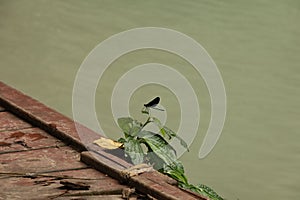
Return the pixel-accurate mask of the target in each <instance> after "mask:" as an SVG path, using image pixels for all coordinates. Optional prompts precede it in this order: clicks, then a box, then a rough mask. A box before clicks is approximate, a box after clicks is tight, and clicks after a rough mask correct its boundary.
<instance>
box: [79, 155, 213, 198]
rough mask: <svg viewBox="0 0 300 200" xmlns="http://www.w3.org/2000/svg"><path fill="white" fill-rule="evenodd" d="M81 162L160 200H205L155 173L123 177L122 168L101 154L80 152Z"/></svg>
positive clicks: (166, 177)
mask: <svg viewBox="0 0 300 200" xmlns="http://www.w3.org/2000/svg"><path fill="white" fill-rule="evenodd" d="M81 160H82V161H83V162H85V163H86V164H87V165H90V166H93V167H94V168H95V169H97V170H100V171H105V172H106V173H107V174H108V175H109V176H112V177H114V178H116V179H118V180H120V181H121V182H124V183H126V184H128V185H129V186H131V187H135V188H136V189H137V190H138V191H141V192H142V193H145V194H150V195H151V196H153V197H155V198H157V199H161V200H164V199H165V200H181V199H184V200H196V199H202V200H207V199H206V198H204V197H201V196H198V195H197V196H194V195H190V194H188V193H186V192H185V191H183V190H181V189H179V188H178V187H177V186H174V185H172V184H173V183H174V180H173V179H171V178H169V177H168V176H165V175H163V174H161V173H159V172H157V171H154V172H146V173H143V174H141V175H137V176H133V177H124V174H123V172H122V170H124V167H123V166H121V165H119V164H118V163H116V162H114V161H111V160H110V159H108V158H106V157H105V156H103V155H101V154H97V153H94V152H82V153H81Z"/></svg>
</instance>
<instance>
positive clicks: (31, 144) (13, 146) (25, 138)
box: [0, 128, 64, 154]
mask: <svg viewBox="0 0 300 200" xmlns="http://www.w3.org/2000/svg"><path fill="white" fill-rule="evenodd" d="M62 146H64V143H63V142H61V141H60V140H57V139H56V138H54V137H53V136H51V135H49V134H48V133H46V132H45V131H43V130H41V129H39V128H28V129H20V130H16V131H3V132H1V134H0V154H3V153H12V152H17V151H28V150H34V149H40V148H49V147H62Z"/></svg>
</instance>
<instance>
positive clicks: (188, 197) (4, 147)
mask: <svg viewBox="0 0 300 200" xmlns="http://www.w3.org/2000/svg"><path fill="white" fill-rule="evenodd" d="M81 128H82V130H84V131H85V132H86V134H87V137H85V138H84V140H85V141H82V140H81V139H80V138H79V136H78V135H77V132H76V129H75V124H74V122H73V121H72V120H71V119H69V118H67V117H65V116H63V115H61V114H60V113H58V112H56V111H54V110H52V109H50V108H48V107H47V106H45V105H43V104H42V103H40V102H38V101H36V100H34V99H32V98H30V97H28V96H26V95H24V94H22V93H21V92H19V91H17V90H15V89H13V88H11V87H9V86H7V85H5V84H4V83H2V82H0V200H2V199H87V200H89V199H159V200H160V199H166V200H169V199H170V200H173V199H174V200H175V199H178V200H180V199H184V200H194V199H206V198H203V197H201V196H199V195H196V194H193V193H190V192H187V191H183V190H181V189H179V188H177V187H176V185H175V183H176V182H175V181H174V180H173V179H171V178H169V177H167V176H165V175H162V174H160V173H158V172H156V171H155V172H147V173H143V174H140V175H138V176H133V177H125V176H124V175H123V174H122V170H124V169H127V168H129V167H131V166H132V165H131V164H130V163H127V162H126V161H124V160H122V159H120V158H119V157H117V156H114V155H112V154H110V153H108V152H106V151H105V150H104V149H101V148H100V147H98V146H96V145H93V143H92V142H93V141H94V140H95V139H98V138H99V135H98V134H96V133H94V132H93V131H91V130H89V129H87V128H86V127H84V126H81ZM87 144H88V145H87ZM87 149H88V150H89V151H88V150H87ZM133 188H134V189H135V191H136V192H133ZM128 194H130V195H128Z"/></svg>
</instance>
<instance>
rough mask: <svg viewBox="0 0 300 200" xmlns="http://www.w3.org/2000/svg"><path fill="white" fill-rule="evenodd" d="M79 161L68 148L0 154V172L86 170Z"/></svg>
mask: <svg viewBox="0 0 300 200" xmlns="http://www.w3.org/2000/svg"><path fill="white" fill-rule="evenodd" d="M79 159H80V156H79V154H78V152H76V151H75V150H73V149H71V148H70V147H60V148H47V149H39V150H33V151H23V152H16V153H9V154H0V163H1V165H0V172H1V173H6V174H7V173H23V174H24V173H41V172H47V171H59V170H67V169H74V168H87V166H86V165H85V164H83V163H82V162H80V160H79Z"/></svg>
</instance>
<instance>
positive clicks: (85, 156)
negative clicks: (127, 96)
mask: <svg viewBox="0 0 300 200" xmlns="http://www.w3.org/2000/svg"><path fill="white" fill-rule="evenodd" d="M16 99H25V100H28V101H29V102H30V105H25V104H24V103H23V101H20V100H16ZM0 105H1V106H2V107H3V108H4V109H6V110H7V111H9V112H12V113H13V114H15V115H17V116H18V117H20V118H22V119H23V120H25V121H27V122H29V123H31V124H32V125H34V126H37V127H39V128H41V129H42V130H44V131H46V132H48V133H49V134H51V135H53V136H55V137H56V138H58V139H60V140H62V141H63V142H64V143H65V144H67V145H71V146H73V148H75V149H76V150H77V151H79V152H82V153H81V160H82V162H84V163H86V164H87V165H90V166H92V167H94V168H95V169H97V170H99V171H101V172H104V173H106V174H108V175H109V176H111V177H113V178H115V179H117V180H119V181H120V182H126V183H127V184H129V185H130V186H133V187H136V188H137V189H138V190H140V191H141V192H144V193H147V194H150V195H151V196H153V197H155V198H158V199H162V200H179V198H178V197H176V196H175V195H172V194H169V193H167V192H166V191H163V190H162V191H161V190H158V189H155V188H151V186H149V185H145V183H144V182H143V181H141V180H142V178H141V177H138V178H136V177H133V178H131V179H129V180H125V179H124V176H122V173H121V171H122V170H123V169H125V168H126V167H130V166H132V165H131V164H129V163H127V162H125V161H124V160H121V159H120V158H118V157H116V156H114V155H111V154H109V153H106V152H104V151H101V150H100V151H97V152H88V151H87V148H86V146H85V145H84V143H83V142H81V141H80V139H79V138H78V137H75V136H74V134H73V135H71V134H70V133H68V132H64V129H62V130H60V129H59V128H57V127H55V126H52V124H51V123H49V119H48V121H47V120H44V119H43V117H45V114H40V113H34V112H33V111H32V110H30V109H29V108H31V107H35V106H36V107H38V108H39V109H44V110H47V111H49V112H51V113H54V114H55V115H56V117H57V116H59V117H60V118H61V119H63V120H64V127H69V128H70V129H72V128H73V127H74V124H75V123H76V122H74V121H73V120H71V119H70V118H68V117H66V116H64V115H62V114H60V113H59V112H57V111H55V110H53V109H51V108H49V107H47V106H46V105H44V104H42V103H41V102H39V101H37V100H35V99H33V98H31V97H29V96H27V95H25V94H23V93H22V92H20V91H18V90H16V89H14V88H12V87H10V86H8V85H6V84H5V83H3V82H1V81H0ZM26 107H27V108H26ZM56 117H53V119H51V120H50V121H55V120H56ZM50 118H51V116H50ZM81 126H82V125H81ZM83 128H85V129H87V130H89V133H91V134H96V133H94V132H93V131H91V130H90V129H88V128H86V127H84V126H83ZM88 149H89V150H94V151H95V149H94V148H90V147H89V148H88ZM96 150H99V149H96ZM83 151H84V152H83ZM96 157H97V158H98V159H96ZM99 158H101V159H99ZM155 173H159V172H155ZM159 174H160V173H159ZM161 175H162V174H161ZM163 176H165V175H163ZM168 178H169V177H168ZM169 179H170V178H169ZM150 181H151V180H150ZM159 181H166V179H164V178H162V179H161V180H159ZM173 187H174V189H175V190H179V191H181V192H183V193H185V194H186V195H185V198H184V199H185V200H189V199H191V200H192V199H202V200H207V198H203V197H202V196H200V195H197V194H192V193H189V192H186V191H183V190H181V189H179V188H178V187H177V186H173Z"/></svg>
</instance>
